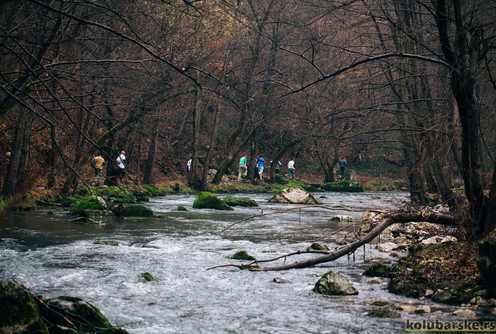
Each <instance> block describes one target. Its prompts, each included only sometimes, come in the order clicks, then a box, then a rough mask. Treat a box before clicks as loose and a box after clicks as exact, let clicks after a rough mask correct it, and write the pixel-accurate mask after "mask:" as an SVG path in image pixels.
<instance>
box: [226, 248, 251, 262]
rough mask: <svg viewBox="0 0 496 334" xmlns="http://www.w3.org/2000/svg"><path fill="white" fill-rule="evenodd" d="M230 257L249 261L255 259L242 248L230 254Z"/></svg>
mask: <svg viewBox="0 0 496 334" xmlns="http://www.w3.org/2000/svg"><path fill="white" fill-rule="evenodd" d="M230 258H231V259H233V260H250V261H255V260H256V259H255V258H254V257H253V256H251V255H250V254H248V253H247V252H246V251H244V250H241V251H238V252H236V253H234V255H232V256H231V257H230Z"/></svg>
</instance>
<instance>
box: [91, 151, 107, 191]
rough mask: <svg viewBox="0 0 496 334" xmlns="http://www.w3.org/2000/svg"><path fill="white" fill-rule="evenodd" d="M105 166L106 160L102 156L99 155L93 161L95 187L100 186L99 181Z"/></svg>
mask: <svg viewBox="0 0 496 334" xmlns="http://www.w3.org/2000/svg"><path fill="white" fill-rule="evenodd" d="M103 165H105V159H103V157H102V156H101V155H97V156H96V157H94V158H93V159H92V160H91V166H92V167H93V170H94V172H95V181H94V183H95V186H97V187H98V186H99V179H100V178H101V177H102V175H103Z"/></svg>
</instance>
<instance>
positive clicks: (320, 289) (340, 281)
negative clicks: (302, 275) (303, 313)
mask: <svg viewBox="0 0 496 334" xmlns="http://www.w3.org/2000/svg"><path fill="white" fill-rule="evenodd" d="M312 291H313V292H316V293H320V294H324V295H357V294H358V290H357V289H355V287H354V286H353V285H351V283H350V281H348V279H347V278H346V277H344V276H343V275H341V274H340V273H338V272H337V271H332V270H331V271H329V272H327V273H325V274H324V275H322V277H321V278H320V279H319V280H318V281H317V283H316V284H315V287H314V288H313V290H312Z"/></svg>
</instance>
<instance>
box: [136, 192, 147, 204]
mask: <svg viewBox="0 0 496 334" xmlns="http://www.w3.org/2000/svg"><path fill="white" fill-rule="evenodd" d="M133 195H134V197H135V198H136V201H138V202H150V197H148V195H147V194H145V193H143V192H137V193H134V194H133Z"/></svg>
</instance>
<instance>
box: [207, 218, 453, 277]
mask: <svg viewBox="0 0 496 334" xmlns="http://www.w3.org/2000/svg"><path fill="white" fill-rule="evenodd" d="M412 222H428V223H434V224H441V225H450V226H453V225H455V223H456V220H455V218H454V217H452V216H449V215H443V214H437V213H431V212H403V211H399V212H393V213H384V214H383V216H382V217H381V219H380V221H379V223H378V224H377V225H375V226H374V227H373V228H372V229H371V230H370V231H369V232H368V233H367V234H365V235H364V236H363V237H358V239H357V240H356V241H354V242H352V243H350V244H347V245H345V246H343V247H341V248H339V249H337V250H336V251H334V252H332V253H330V252H321V251H319V252H315V251H296V252H292V253H288V254H285V255H281V256H278V257H276V258H273V259H268V260H255V261H252V262H250V263H247V264H244V265H237V264H225V265H219V266H215V267H211V268H207V270H208V269H214V268H219V267H227V266H232V267H238V268H240V269H250V270H252V271H280V270H288V269H296V268H307V267H311V266H314V265H317V264H320V263H325V262H331V261H334V260H337V259H339V258H340V257H342V256H344V255H348V254H351V253H353V252H354V251H355V250H357V248H359V247H360V246H363V245H365V244H367V243H369V242H371V241H372V240H374V238H375V237H377V236H378V235H379V234H381V232H382V231H384V230H385V229H386V228H388V227H389V226H391V225H393V224H397V223H403V224H404V223H412ZM308 253H319V254H321V253H325V254H324V255H321V256H317V257H315V258H312V259H308V260H304V261H300V262H293V263H289V264H283V265H279V266H272V267H260V263H267V262H272V261H276V260H279V259H282V258H287V257H289V256H293V255H299V254H308Z"/></svg>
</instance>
